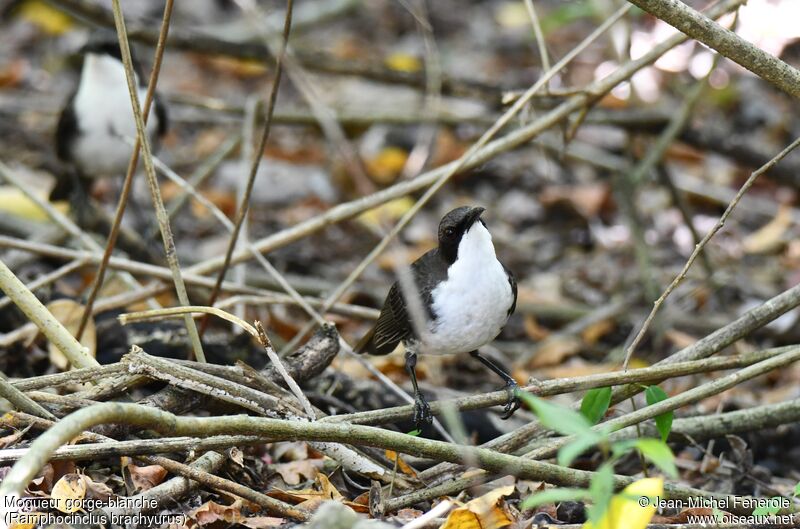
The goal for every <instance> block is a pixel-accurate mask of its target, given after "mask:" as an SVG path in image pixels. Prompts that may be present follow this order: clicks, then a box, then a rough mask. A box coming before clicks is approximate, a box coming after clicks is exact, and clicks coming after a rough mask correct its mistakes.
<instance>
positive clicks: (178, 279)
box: [112, 0, 205, 362]
mask: <svg viewBox="0 0 800 529" xmlns="http://www.w3.org/2000/svg"><path fill="white" fill-rule="evenodd" d="M112 9H113V12H114V25H115V27H116V29H117V37H118V39H119V47H120V51H121V53H122V59H123V61H122V62H123V64H124V66H125V77H126V79H127V81H128V92H129V94H130V97H131V107H132V108H133V116H134V119H135V121H136V132H137V134H138V137H139V141H140V142H141V144H142V153H143V154H144V166H145V175H146V176H147V184H148V187H149V188H150V194H151V195H152V197H153V206H154V207H155V210H156V217H157V219H158V226H159V229H160V230H161V238H162V240H163V241H164V252H165V254H166V257H167V263H168V264H169V268H170V271H171V272H172V279H173V282H174V283H175V293H176V294H177V296H178V301H179V302H180V304H181V305H189V296H188V295H187V294H186V285H185V284H184V282H183V277H182V276H181V268H180V263H179V262H178V254H177V251H176V249H175V241H174V240H173V238H172V229H171V228H170V225H169V217H168V216H167V211H166V210H165V209H164V201H163V200H162V199H161V190H160V189H159V187H158V180H157V179H156V170H155V167H154V166H153V158H152V154H151V149H150V139H149V138H148V137H147V131H146V130H145V127H144V121H143V119H142V108H141V107H140V106H139V95H138V94H137V90H136V74H135V73H134V71H133V64H132V60H131V50H130V45H129V43H128V33H127V31H126V29H125V19H124V17H123V14H122V8H121V7H120V0H112ZM184 323H185V324H186V330H187V331H188V333H189V338H190V340H191V342H192V348H193V350H194V354H195V357H196V358H197V359H198V360H199V361H201V362H204V361H205V354H204V353H203V345H202V344H201V343H200V336H199V334H198V333H197V327H195V324H194V320H193V319H192V318H191V316H189V315H186V316H185V317H184Z"/></svg>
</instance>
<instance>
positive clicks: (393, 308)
mask: <svg viewBox="0 0 800 529" xmlns="http://www.w3.org/2000/svg"><path fill="white" fill-rule="evenodd" d="M440 261H441V258H440V257H439V251H438V249H434V250H431V251H429V252H428V253H426V254H425V255H423V256H422V257H420V258H419V259H417V260H416V261H414V263H413V264H412V265H411V274H412V277H413V278H414V283H415V285H416V287H417V290H418V291H419V292H420V294H421V296H420V297H421V302H422V306H423V307H425V309H426V311H427V314H426V317H427V318H429V319H435V317H436V315H435V314H434V313H433V310H432V308H431V305H432V295H431V291H432V290H433V289H434V288H435V286H436V284H438V282H439V281H442V280H444V279H446V278H447V265H446V264H444V263H443V262H440ZM414 337H415V333H414V328H413V325H412V323H411V316H410V315H409V314H408V310H407V305H406V300H405V298H404V297H403V293H402V290H401V288H400V284H399V283H394V284H393V285H392V288H391V289H390V290H389V294H388V295H387V296H386V301H384V302H383V309H381V314H380V316H378V321H377V322H376V323H375V326H374V327H373V328H372V330H371V331H370V332H369V333H367V335H366V336H364V338H362V340H361V341H360V342H359V343H358V345H356V347H355V351H356V352H357V353H369V354H373V355H385V354H389V353H391V352H392V351H394V348H395V347H397V344H398V343H400V342H401V341H404V340H409V339H411V338H414Z"/></svg>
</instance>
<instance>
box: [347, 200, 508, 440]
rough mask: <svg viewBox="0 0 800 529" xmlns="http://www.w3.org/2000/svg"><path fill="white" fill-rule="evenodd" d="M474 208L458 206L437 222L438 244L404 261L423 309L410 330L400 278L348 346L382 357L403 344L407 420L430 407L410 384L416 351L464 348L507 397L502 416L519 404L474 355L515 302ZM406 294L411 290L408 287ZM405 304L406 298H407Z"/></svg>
mask: <svg viewBox="0 0 800 529" xmlns="http://www.w3.org/2000/svg"><path fill="white" fill-rule="evenodd" d="M483 212H484V208H482V207H467V206H465V207H460V208H456V209H454V210H452V211H451V212H449V213H448V214H447V215H445V216H444V218H442V220H441V222H440V223H439V247H438V248H435V249H433V250H430V251H429V252H427V253H426V254H425V255H423V256H422V257H420V258H419V259H417V260H416V261H415V262H414V263H413V264H412V265H411V275H412V277H413V279H414V285H415V287H416V290H417V294H418V300H419V302H420V303H419V305H417V306H420V305H421V306H422V307H423V309H424V311H425V312H426V314H425V315H424V316H425V318H426V319H427V321H426V322H425V325H423V327H424V328H422V329H416V328H415V325H414V318H413V317H412V316H413V314H412V313H411V310H410V309H409V306H410V305H411V306H412V307H413V306H414V305H412V304H410V303H409V302H408V301H409V300H407V299H406V297H407V296H405V295H404V293H403V289H402V288H401V286H400V283H398V282H396V283H395V284H393V285H392V288H391V289H390V290H389V294H388V295H387V296H386V301H385V302H384V305H383V309H382V310H381V313H380V316H379V317H378V321H377V322H376V323H375V326H374V327H373V328H372V329H371V330H370V331H369V332H368V333H367V334H366V336H364V338H363V339H362V340H361V341H360V342H359V343H358V345H356V347H355V351H356V352H357V353H368V354H373V355H385V354H389V353H391V352H392V351H393V350H394V349H395V347H396V346H397V345H398V344H399V343H400V342H403V344H404V345H405V348H406V370H407V371H408V374H409V376H410V377H411V383H412V384H413V386H414V402H415V404H414V422H415V424H416V425H417V426H418V427H420V426H421V425H422V424H425V423H430V422H431V420H432V416H431V413H430V406H428V403H427V402H426V401H425V398H424V397H423V395H422V393H420V391H419V388H418V387H417V376H416V371H415V367H416V363H417V353H421V354H456V353H467V352H468V353H470V354H471V355H472V356H473V357H475V358H476V359H478V360H480V361H481V362H482V363H483V364H484V365H485V366H486V367H488V368H489V369H491V370H492V371H494V372H495V373H496V374H497V375H499V376H500V377H501V378H502V379H503V380H504V381H505V383H506V389H507V391H508V394H509V397H508V402H507V403H506V405H505V408H504V411H505V413H504V415H503V418H504V419H505V418H508V417H510V416H511V414H512V413H514V411H516V410H517V408H519V405H520V403H519V399H518V397H517V396H516V389H517V388H518V386H517V383H516V382H515V381H514V379H513V378H512V377H511V376H510V375H509V374H508V373H506V372H505V371H504V370H503V369H502V368H500V367H499V366H498V365H496V364H495V363H493V362H492V361H490V360H489V359H488V358H485V357H484V356H482V355H480V354H479V353H478V348H479V347H481V346H483V345H485V344H487V343H489V342H490V341H492V340H493V339H494V338H495V337H497V335H498V334H500V331H501V329H502V328H503V326H504V325H505V324H506V321H507V320H508V317H509V316H511V314H512V313H513V312H514V309H515V307H516V304H517V283H516V281H515V279H514V275H513V274H512V273H511V271H510V270H508V269H507V268H506V267H505V266H504V265H503V264H502V263H501V262H500V261H498V260H497V256H496V255H495V250H494V245H493V244H492V235H491V234H490V233H489V230H488V229H487V228H486V223H485V222H484V221H483V219H481V214H482V213H483ZM412 294H413V291H412ZM412 303H413V302H412Z"/></svg>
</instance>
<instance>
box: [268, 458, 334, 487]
mask: <svg viewBox="0 0 800 529" xmlns="http://www.w3.org/2000/svg"><path fill="white" fill-rule="evenodd" d="M272 469H273V470H274V471H275V472H277V473H278V474H280V475H281V478H283V481H285V482H286V484H287V485H298V484H299V483H300V481H301V478H302V480H306V479H313V478H314V476H316V475H317V474H318V473H319V471H320V470H322V460H321V459H303V460H300V461H289V462H288V463H278V464H275V465H272Z"/></svg>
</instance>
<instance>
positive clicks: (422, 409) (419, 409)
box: [414, 393, 433, 430]
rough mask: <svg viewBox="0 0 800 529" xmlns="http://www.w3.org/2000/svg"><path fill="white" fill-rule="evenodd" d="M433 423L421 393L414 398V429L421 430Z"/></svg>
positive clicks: (431, 415)
mask: <svg viewBox="0 0 800 529" xmlns="http://www.w3.org/2000/svg"><path fill="white" fill-rule="evenodd" d="M432 422H433V414H432V413H431V407H430V405H429V404H428V401H426V400H425V397H423V396H422V394H421V393H417V394H416V395H415V396H414V428H416V429H417V430H422V428H423V427H425V426H428V425H430V424H431V423H432Z"/></svg>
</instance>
